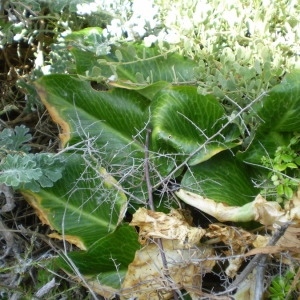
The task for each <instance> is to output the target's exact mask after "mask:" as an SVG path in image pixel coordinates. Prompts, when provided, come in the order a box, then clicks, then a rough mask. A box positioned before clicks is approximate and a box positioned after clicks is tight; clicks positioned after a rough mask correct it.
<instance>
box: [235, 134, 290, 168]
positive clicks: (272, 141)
mask: <svg viewBox="0 0 300 300" xmlns="http://www.w3.org/2000/svg"><path fill="white" fill-rule="evenodd" d="M292 136H293V134H292V133H279V132H276V131H269V132H260V131H259V132H257V133H255V136H254V139H253V140H252V142H251V143H250V145H249V147H248V148H247V149H246V150H245V151H244V152H242V151H240V152H239V153H237V157H238V159H240V160H241V161H245V162H248V163H252V164H257V165H261V164H262V160H261V159H262V157H264V156H265V157H270V158H271V159H273V157H274V156H275V152H276V150H277V149H278V147H280V146H288V144H289V142H290V139H291V137H292Z"/></svg>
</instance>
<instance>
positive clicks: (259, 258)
mask: <svg viewBox="0 0 300 300" xmlns="http://www.w3.org/2000/svg"><path fill="white" fill-rule="evenodd" d="M289 225H290V222H287V223H285V224H283V225H282V226H281V227H279V228H278V229H277V230H276V231H275V232H274V234H273V236H272V237H271V239H270V241H269V242H268V244H267V246H274V245H275V244H276V243H277V241H278V240H279V239H280V237H281V236H282V235H283V234H284V233H285V231H286V230H287V228H288V227H289ZM267 256H268V255H267V254H256V255H255V256H254V258H253V259H252V260H251V261H250V262H249V263H248V265H247V267H246V268H245V269H244V270H243V271H242V272H241V274H239V275H238V276H237V278H236V279H235V280H234V282H233V283H232V284H231V285H230V286H229V287H228V288H227V289H226V291H225V293H229V292H231V291H233V290H235V289H236V288H238V286H239V285H240V284H241V283H242V282H243V281H244V280H246V278H247V277H248V275H249V274H250V273H251V272H252V271H253V270H254V269H255V268H256V267H257V266H260V263H262V264H261V266H260V267H259V268H258V269H257V272H256V287H258V288H260V287H261V283H258V281H261V282H263V274H264V271H265V264H264V262H265V260H266V258H267ZM222 294H224V293H222ZM259 295H262V291H261V290H258V291H257V292H255V296H256V297H258V298H254V299H261V297H260V296H259Z"/></svg>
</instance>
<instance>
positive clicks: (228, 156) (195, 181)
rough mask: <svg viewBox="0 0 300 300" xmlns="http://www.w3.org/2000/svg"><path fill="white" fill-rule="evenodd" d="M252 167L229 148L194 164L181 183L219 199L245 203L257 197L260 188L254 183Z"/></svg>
mask: <svg viewBox="0 0 300 300" xmlns="http://www.w3.org/2000/svg"><path fill="white" fill-rule="evenodd" d="M251 174H252V170H251V169H250V168H249V167H248V166H247V165H245V164H243V163H240V162H239V161H238V160H237V159H236V158H235V157H234V156H233V155H232V153H230V152H229V151H225V152H222V153H220V154H218V155H216V156H214V157H212V158H211V159H209V160H208V161H205V162H203V163H201V164H199V165H197V166H193V167H190V168H189V170H188V171H187V172H186V173H185V175H184V177H183V179H182V182H181V185H182V187H183V188H184V189H186V190H189V191H191V192H194V193H198V194H200V195H202V196H204V197H207V198H209V199H212V200H215V201H217V202H225V203H227V204H228V205H232V206H242V205H244V204H246V203H249V202H250V201H252V200H254V198H255V196H257V194H258V193H259V190H258V189H256V188H255V187H254V183H253V182H252V180H251V179H252V178H251Z"/></svg>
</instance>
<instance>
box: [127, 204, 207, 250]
mask: <svg viewBox="0 0 300 300" xmlns="http://www.w3.org/2000/svg"><path fill="white" fill-rule="evenodd" d="M130 225H131V226H138V227H139V229H140V231H139V242H140V243H141V244H142V245H144V244H145V243H146V241H147V240H148V239H153V238H162V239H166V240H178V241H180V244H182V245H186V246H187V247H190V246H191V245H194V244H197V243H198V242H199V241H200V239H201V238H202V236H203V235H204V234H205V230H204V229H202V228H197V227H192V226H190V225H189V223H188V222H187V221H186V219H185V217H184V216H183V213H182V212H179V211H178V210H175V209H172V210H171V212H170V213H169V214H165V213H162V212H155V211H151V210H147V209H145V208H139V209H138V210H137V211H136V212H135V214H134V215H133V219H132V221H131V223H130Z"/></svg>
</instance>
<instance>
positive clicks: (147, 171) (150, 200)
mask: <svg viewBox="0 0 300 300" xmlns="http://www.w3.org/2000/svg"><path fill="white" fill-rule="evenodd" d="M150 136H151V129H149V128H148V129H147V132H146V142H145V178H146V184H147V191H148V204H149V207H150V209H151V210H152V211H155V207H154V201H153V193H152V192H153V190H152V184H151V180H150V168H149V144H150ZM155 242H156V243H157V245H158V248H159V252H160V256H161V260H162V264H163V268H164V271H163V275H164V277H165V278H166V280H167V282H168V283H169V284H170V285H171V287H172V292H173V298H174V299H175V300H178V299H179V298H178V294H177V291H176V290H177V288H176V287H174V282H173V280H172V278H171V276H170V272H169V268H168V262H167V258H166V255H165V251H164V246H163V243H162V239H155ZM179 294H180V293H179Z"/></svg>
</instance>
